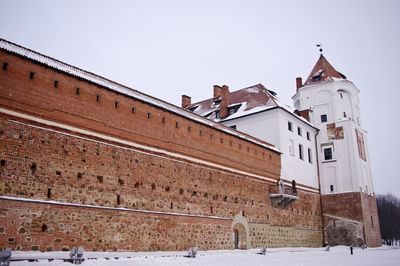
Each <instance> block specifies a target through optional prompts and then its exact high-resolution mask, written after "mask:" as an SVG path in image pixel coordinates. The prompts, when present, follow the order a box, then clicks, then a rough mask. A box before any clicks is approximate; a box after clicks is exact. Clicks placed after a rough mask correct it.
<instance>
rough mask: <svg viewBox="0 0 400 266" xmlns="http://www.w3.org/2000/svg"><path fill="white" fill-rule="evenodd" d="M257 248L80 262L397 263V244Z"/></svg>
mask: <svg viewBox="0 0 400 266" xmlns="http://www.w3.org/2000/svg"><path fill="white" fill-rule="evenodd" d="M258 251H259V250H254V249H253V250H216V251H199V253H198V254H197V257H196V258H186V257H184V256H183V255H185V254H186V252H132V253H128V252H86V253H85V257H86V258H89V257H90V259H86V260H85V261H84V262H83V263H82V265H84V266H85V265H100V266H125V265H126V266H128V265H133V266H136V265H138V266H144V265H146V266H150V265H152V266H168V265H174V266H176V265H193V266H196V265H209V266H225V265H226V266H228V265H229V266H244V265H269V266H271V265H277V266H289V265H290V266H295V265H297V266H306V265H312V266H314V265H315V266H316V265H318V266H321V265H324V266H329V265H346V266H356V265H357V266H359V265H382V266H389V265H390V266H395V265H396V266H399V265H400V248H399V247H397V248H392V247H382V248H368V249H366V250H361V249H358V248H357V249H354V255H350V250H349V248H348V247H343V246H342V247H334V248H331V249H330V251H325V249H324V248H281V249H267V254H266V255H259V254H257V252H258ZM68 255H69V253H68V252H46V253H41V252H14V253H13V256H12V257H13V259H22V258H28V257H29V258H36V259H37V261H34V262H29V261H13V262H11V264H10V265H11V266H13V265H27V266H39V265H50V266H57V265H63V266H68V265H73V264H71V263H69V262H64V261H63V260H62V259H55V260H51V261H49V259H48V258H49V257H52V258H64V257H66V256H68Z"/></svg>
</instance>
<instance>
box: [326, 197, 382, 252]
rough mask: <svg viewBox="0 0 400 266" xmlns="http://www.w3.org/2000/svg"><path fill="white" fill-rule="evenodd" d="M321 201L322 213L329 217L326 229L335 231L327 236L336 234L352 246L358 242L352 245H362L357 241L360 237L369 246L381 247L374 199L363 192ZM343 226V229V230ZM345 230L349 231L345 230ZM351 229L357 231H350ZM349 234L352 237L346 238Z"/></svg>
mask: <svg viewBox="0 0 400 266" xmlns="http://www.w3.org/2000/svg"><path fill="white" fill-rule="evenodd" d="M321 202H322V212H323V214H324V215H325V216H327V217H324V228H326V230H328V231H329V230H333V231H332V232H331V233H329V232H327V233H328V234H331V235H332V236H335V235H336V238H341V239H345V240H346V241H347V242H349V243H351V242H354V241H356V242H355V243H353V244H359V243H357V242H359V241H361V240H358V241H357V239H358V238H361V239H364V240H363V242H364V243H365V244H367V245H368V246H370V247H377V246H380V245H381V242H380V229H379V217H378V211H377V206H376V199H375V197H374V196H370V195H367V194H365V193H362V192H350V193H340V194H331V195H329V194H328V195H322V196H321ZM332 225H333V226H332ZM339 225H340V226H339ZM341 226H342V227H343V230H341V229H340V227H341ZM338 227H339V229H337V228H338ZM346 228H348V230H345V229H346ZM351 228H353V229H354V231H355V232H351V230H350V229H351ZM350 233H351V234H352V235H351V236H350V235H346V234H350ZM351 239H353V240H351ZM335 242H336V241H335ZM338 243H340V241H338ZM342 244H343V243H342Z"/></svg>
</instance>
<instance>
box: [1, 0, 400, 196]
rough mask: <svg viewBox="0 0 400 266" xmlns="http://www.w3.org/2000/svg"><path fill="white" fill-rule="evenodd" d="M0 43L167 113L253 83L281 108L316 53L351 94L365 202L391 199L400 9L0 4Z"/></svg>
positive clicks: (336, 4)
mask: <svg viewBox="0 0 400 266" xmlns="http://www.w3.org/2000/svg"><path fill="white" fill-rule="evenodd" d="M0 38H3V39H6V40H9V41H12V42H15V43H17V44H20V45H22V46H25V47H27V48H30V49H33V50H35V51H38V52H40V53H43V54H46V55H49V56H51V57H54V58H57V59H59V60H61V61H64V62H66V63H69V64H72V65H75V66H77V67H80V68H83V69H85V70H88V71H90V72H94V73H96V74H99V75H101V76H104V77H107V78H109V79H112V80H114V81H117V82H119V83H122V84H125V85H128V86H130V87H132V88H135V89H137V90H139V91H142V92H144V93H147V94H150V95H152V96H155V97H158V98H161V99H163V100H166V101H168V102H171V103H173V104H176V105H180V96H181V94H187V95H189V96H191V97H192V101H198V100H201V99H204V98H209V97H211V96H212V86H213V85H214V84H218V85H223V84H226V85H228V86H229V87H230V90H231V91H233V90H237V89H240V88H243V87H247V86H250V85H254V84H257V83H262V84H264V85H265V86H266V87H267V88H269V89H271V90H274V91H276V92H277V93H278V95H279V96H280V98H281V99H282V100H283V101H284V102H286V103H287V104H290V105H292V101H291V96H293V94H294V92H295V78H296V77H298V76H300V77H303V79H305V78H306V77H307V76H308V74H309V72H310V71H311V69H312V67H313V66H314V64H315V62H316V60H317V59H318V57H319V52H318V50H317V48H316V47H315V44H316V43H319V42H321V43H322V44H323V45H324V46H323V48H324V55H325V57H326V58H327V59H328V60H329V61H330V63H331V64H332V65H333V66H334V67H335V68H336V69H337V70H338V71H340V72H342V73H343V74H345V75H346V76H347V78H348V79H349V80H351V81H352V82H353V83H354V84H355V85H356V86H357V87H358V88H359V89H360V91H361V92H360V100H361V114H362V122H363V126H364V128H365V129H366V130H367V131H368V142H369V153H370V158H371V164H372V171H373V177H374V183H375V191H376V192H377V193H386V192H392V193H394V194H396V195H397V196H400V174H399V172H400V171H399V168H398V167H400V159H399V158H400V144H399V143H400V140H399V123H400V118H399V117H398V116H399V111H398V106H397V104H398V101H399V98H400V77H399V75H400V67H399V66H400V65H399V62H400V52H399V49H400V1H395V0H393V1H388V0H377V1H372V0H371V1H368V0H360V1H351V0H347V1H346V0H345V1H342V0H335V1H321V0H317V1H282V0H280V1H252V0H246V1H232V0H231V1H218V0H211V1H208V0H201V1H200V0H199V1H188V0H186V1H184V0H182V1H172V0H171V1H168V0H160V1H151V0H143V1H118V0H113V1H100V0H93V1H78V0H75V1H74V0H68V1H61V0H58V1H54V0H50V1H40V0H37V1H29V0H27V1H21V0H0Z"/></svg>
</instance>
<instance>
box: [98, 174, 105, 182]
mask: <svg viewBox="0 0 400 266" xmlns="http://www.w3.org/2000/svg"><path fill="white" fill-rule="evenodd" d="M97 181H99V183H103V181H104V178H103V176H102V175H98V176H97Z"/></svg>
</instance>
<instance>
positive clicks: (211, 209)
mask: <svg viewBox="0 0 400 266" xmlns="http://www.w3.org/2000/svg"><path fill="white" fill-rule="evenodd" d="M210 211H211V214H213V213H214V210H213V207H212V206H211V207H210Z"/></svg>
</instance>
